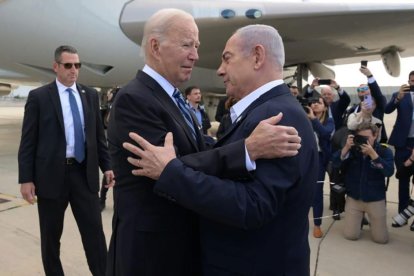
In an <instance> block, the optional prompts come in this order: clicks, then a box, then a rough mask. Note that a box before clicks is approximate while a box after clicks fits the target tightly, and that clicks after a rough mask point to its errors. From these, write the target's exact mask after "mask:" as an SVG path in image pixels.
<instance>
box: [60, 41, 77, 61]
mask: <svg viewBox="0 0 414 276" xmlns="http://www.w3.org/2000/svg"><path fill="white" fill-rule="evenodd" d="M62 53H70V54H77V53H78V51H77V50H76V49H75V47H72V46H69V45H62V46H59V47H57V48H56V50H55V61H56V62H60V61H61V57H62Z"/></svg>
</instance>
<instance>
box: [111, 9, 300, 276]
mask: <svg viewBox="0 0 414 276" xmlns="http://www.w3.org/2000/svg"><path fill="white" fill-rule="evenodd" d="M199 44H200V42H199V39H198V28H197V25H196V24H195V21H194V19H193V17H192V16H191V15H190V14H188V13H186V12H183V11H181V10H177V9H164V10H160V11H158V12H156V13H155V14H154V15H153V16H151V17H150V18H149V20H148V21H147V23H146V26H145V28H144V37H143V42H142V44H141V46H142V48H143V50H144V51H145V61H146V65H145V67H144V68H143V69H142V70H140V71H139V72H138V74H137V76H136V78H135V79H134V80H132V81H131V82H130V83H128V84H127V85H126V86H124V87H123V88H122V89H121V90H120V92H119V93H118V95H117V99H116V100H115V103H114V105H113V108H112V111H111V118H110V122H109V126H108V139H109V148H110V152H111V156H112V161H113V168H114V172H115V174H116V177H117V185H116V186H115V189H114V202H115V210H114V219H113V233H112V238H111V244H110V249H109V262H108V270H107V275H151V276H154V275H170V276H171V275H177V276H178V275H179V276H186V275H188V276H193V275H198V274H199V272H200V252H199V232H198V217H197V216H196V215H195V214H194V213H193V212H191V211H190V210H188V209H185V208H182V207H181V206H179V205H178V204H176V203H174V202H171V201H169V200H166V199H165V198H163V197H162V196H159V195H157V194H155V193H154V192H153V188H154V184H155V181H154V180H152V179H150V178H147V177H137V176H134V175H132V174H131V170H133V168H134V167H133V166H131V165H130V164H129V163H128V162H127V158H128V157H129V156H130V153H129V152H128V151H126V150H125V149H123V147H122V144H123V143H124V142H125V141H132V140H131V139H130V138H129V136H128V135H129V132H130V131H134V132H139V133H140V134H142V136H143V137H145V138H146V139H148V140H149V141H150V142H151V143H153V144H156V145H162V144H163V142H164V138H165V135H166V134H167V132H172V133H174V137H175V147H176V149H177V153H178V154H179V155H180V156H184V155H187V154H190V153H194V152H198V151H200V150H203V149H204V141H203V137H202V135H201V133H200V131H199V130H198V128H197V127H196V124H195V120H196V118H195V117H193V116H191V113H190V112H189V110H188V109H187V107H186V105H185V102H184V99H183V98H182V95H181V94H180V92H179V91H178V89H177V87H179V86H181V85H182V84H184V83H185V82H186V81H187V80H188V79H189V78H190V76H191V71H192V69H193V67H194V64H195V62H196V61H197V60H198V52H197V50H198V47H199ZM277 119H280V118H276V120H277ZM271 120H272V119H271ZM263 125H264V126H270V124H267V123H262V126H263ZM273 128H277V131H276V135H274V133H273V134H272V135H269V136H268V137H269V138H271V139H270V140H269V141H265V140H263V139H261V141H262V143H261V145H259V146H257V144H256V146H254V144H255V143H256V142H257V139H256V142H253V141H254V140H255V139H252V137H250V138H251V139H246V140H244V139H241V138H243V137H240V139H239V141H236V142H235V143H232V144H229V145H227V146H226V147H223V148H220V149H215V150H210V151H207V152H205V153H204V156H207V157H205V158H206V159H207V158H208V160H215V161H213V162H212V163H213V164H212V165H211V167H218V166H221V165H223V166H221V168H224V169H225V170H226V171H228V172H229V173H230V172H233V173H234V174H239V172H244V171H246V167H248V166H254V164H253V163H249V164H247V165H246V162H247V160H248V158H247V157H250V158H251V159H252V160H253V161H254V160H256V159H257V158H259V157H262V156H263V155H262V154H261V153H265V154H273V153H274V152H275V151H274V148H272V147H276V151H277V149H282V152H281V153H282V156H286V154H288V155H292V154H293V155H295V154H296V153H297V149H298V147H299V145H298V144H297V142H298V141H299V140H300V139H299V137H298V136H297V135H296V134H297V132H296V131H295V130H294V128H292V127H284V126H271V127H270V129H272V130H273ZM258 129H260V128H258ZM264 129H269V128H267V127H266V128H262V130H264ZM257 133H258V132H256V134H257ZM252 135H253V134H252ZM260 136H261V135H260ZM265 136H266V135H265ZM256 137H257V136H256ZM272 137H273V138H274V137H279V139H280V143H274V140H272V139H273V138H272ZM259 140H260V139H259ZM252 146H253V147H252ZM245 148H246V149H247V151H246V150H245ZM265 157H266V156H265Z"/></svg>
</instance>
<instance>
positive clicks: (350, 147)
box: [333, 122, 394, 244]
mask: <svg viewBox="0 0 414 276" xmlns="http://www.w3.org/2000/svg"><path fill="white" fill-rule="evenodd" d="M378 134H379V129H378V127H377V126H376V125H374V124H372V123H370V122H363V123H361V124H360V125H358V127H357V129H356V132H355V135H353V134H350V135H348V138H347V141H346V144H345V146H344V147H343V148H342V150H340V151H337V152H336V153H334V155H333V160H334V166H335V167H341V169H342V170H343V171H344V175H345V187H346V193H347V199H346V203H345V213H346V216H345V223H344V236H345V238H346V239H349V240H357V239H359V237H360V234H361V220H362V218H363V216H364V213H366V214H367V215H368V218H369V221H370V231H371V238H372V240H373V241H374V242H376V243H381V244H385V243H387V242H388V229H387V223H386V218H387V214H386V204H385V179H386V178H387V177H390V176H391V175H393V173H394V164H393V162H394V158H393V154H392V151H391V149H389V148H388V147H387V146H384V145H382V144H379V143H378V142H377V138H378V137H377V136H378Z"/></svg>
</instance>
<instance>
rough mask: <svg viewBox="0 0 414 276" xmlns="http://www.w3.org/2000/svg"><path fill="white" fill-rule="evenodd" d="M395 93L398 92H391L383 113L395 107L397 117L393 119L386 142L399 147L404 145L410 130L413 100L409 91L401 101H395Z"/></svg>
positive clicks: (390, 111) (388, 112) (391, 110)
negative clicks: (392, 125) (393, 122)
mask: <svg viewBox="0 0 414 276" xmlns="http://www.w3.org/2000/svg"><path fill="white" fill-rule="evenodd" d="M397 95H398V92H395V93H393V94H392V97H391V100H390V101H389V102H388V104H387V105H386V107H385V113H387V114H390V113H392V112H393V111H394V110H395V109H397V119H396V120H395V124H394V128H393V129H392V132H391V136H390V139H389V141H388V143H389V144H390V145H393V146H395V147H399V148H401V147H405V146H406V142H407V138H408V134H409V132H410V127H411V123H412V117H413V101H412V99H411V93H406V94H405V95H404V97H403V98H402V99H401V101H399V102H398V103H395V98H396V97H397Z"/></svg>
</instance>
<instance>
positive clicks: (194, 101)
mask: <svg viewBox="0 0 414 276" xmlns="http://www.w3.org/2000/svg"><path fill="white" fill-rule="evenodd" d="M184 93H185V97H186V99H187V102H188V104H189V106H190V108H191V110H192V111H193V112H194V114H195V116H196V118H197V123H198V125H199V128H201V132H202V133H203V134H205V135H207V130H208V129H209V128H211V123H210V119H209V118H208V114H207V111H206V110H205V109H204V105H201V104H200V103H201V90H200V88H199V87H197V86H189V87H187V88H186V89H185V91H184Z"/></svg>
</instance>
